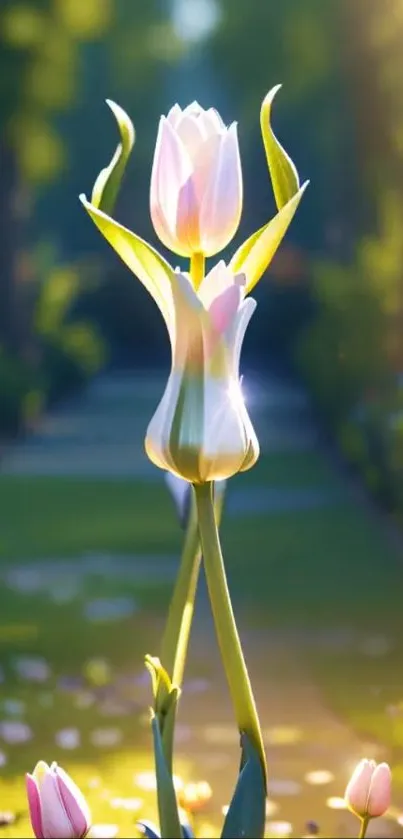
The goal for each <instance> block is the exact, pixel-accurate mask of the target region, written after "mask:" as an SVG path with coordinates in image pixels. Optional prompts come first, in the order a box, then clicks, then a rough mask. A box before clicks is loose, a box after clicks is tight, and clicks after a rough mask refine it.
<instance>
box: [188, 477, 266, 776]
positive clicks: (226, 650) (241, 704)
mask: <svg viewBox="0 0 403 839" xmlns="http://www.w3.org/2000/svg"><path fill="white" fill-rule="evenodd" d="M194 490H195V496H196V505H197V515H198V522H199V532H200V541H201V546H202V551H203V560H204V567H205V571H206V579H207V587H208V591H209V595H210V602H211V608H212V611H213V617H214V624H215V628H216V633H217V639H218V643H219V646H220V650H221V657H222V661H223V665H224V669H225V672H226V676H227V681H228V685H229V689H230V693H231V698H232V702H233V705H234V709H235V714H236V719H237V723H238V727H239V730H240V731H241V732H245V733H246V734H247V735H248V736H249V738H250V740H251V742H252V743H253V745H254V746H255V748H256V750H257V752H258V754H259V756H260V760H261V764H262V769H263V772H264V775H265V779H266V778H267V769H266V758H265V753H264V746H263V738H262V733H261V730H260V723H259V718H258V715H257V710H256V705H255V700H254V697H253V693H252V688H251V684H250V681H249V675H248V671H247V668H246V664H245V660H244V657H243V652H242V647H241V642H240V640H239V635H238V630H237V626H236V623H235V618H234V613H233V610H232V604H231V597H230V593H229V590H228V584H227V579H226V575H225V567H224V561H223V556H222V552H221V545H220V539H219V535H218V530H217V526H216V521H215V516H214V507H213V498H212V485H211V484H210V483H206V484H198V485H195V487H194Z"/></svg>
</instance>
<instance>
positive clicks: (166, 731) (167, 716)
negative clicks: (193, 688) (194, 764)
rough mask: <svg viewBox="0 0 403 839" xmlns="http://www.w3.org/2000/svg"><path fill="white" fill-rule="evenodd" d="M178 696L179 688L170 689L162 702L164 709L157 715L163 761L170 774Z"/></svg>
mask: <svg viewBox="0 0 403 839" xmlns="http://www.w3.org/2000/svg"><path fill="white" fill-rule="evenodd" d="M179 696H180V690H179V688H176V687H174V688H172V690H171V692H170V694H169V696H168V697H167V699H166V700H165V702H164V708H163V709H162V711H161V712H160V713H159V715H158V718H159V723H160V731H161V734H162V745H163V748H164V755H165V760H166V763H167V767H168V769H169V771H170V772H172V757H173V742H174V734H175V722H176V711H177V707H178V699H179Z"/></svg>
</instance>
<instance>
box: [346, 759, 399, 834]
mask: <svg viewBox="0 0 403 839" xmlns="http://www.w3.org/2000/svg"><path fill="white" fill-rule="evenodd" d="M391 781H392V777H391V771H390V767H389V766H388V764H387V763H379V764H378V765H377V764H376V763H375V761H374V760H366V759H364V760H361V761H360V762H359V764H358V765H357V766H356V768H355V770H354V772H353V774H352V776H351V778H350V780H349V782H348V784H347V788H346V792H345V795H344V798H345V801H346V804H347V807H348V808H349V809H350V810H352V812H353V813H355V814H356V815H357V816H359V817H360V818H362V819H368V818H369V819H374V818H377V817H378V816H383V815H384V813H386V810H387V809H388V808H389V807H390V801H391V786H392V783H391Z"/></svg>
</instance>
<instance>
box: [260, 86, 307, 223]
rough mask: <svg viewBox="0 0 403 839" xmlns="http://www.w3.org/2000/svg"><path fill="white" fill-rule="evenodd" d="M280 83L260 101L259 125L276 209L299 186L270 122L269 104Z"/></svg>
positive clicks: (292, 164) (284, 203) (294, 171)
mask: <svg viewBox="0 0 403 839" xmlns="http://www.w3.org/2000/svg"><path fill="white" fill-rule="evenodd" d="M280 88H281V84H279V85H277V86H276V87H273V88H272V90H270V91H269V93H268V94H267V96H266V97H265V98H264V100H263V102H262V107H261V110H260V127H261V131H262V137H263V143H264V148H265V152H266V159H267V164H268V167H269V172H270V177H271V182H272V185H273V192H274V197H275V199H276V204H277V209H278V210H281V209H282V207H285V205H286V204H288V202H289V201H291V199H292V198H293V196H294V195H295V193H296V192H298V190H299V188H300V183H299V177H298V172H297V170H296V168H295V166H294V163H293V162H292V160H291V158H290V157H289V156H288V154H287V152H286V151H285V149H283V147H282V145H281V144H280V143H279V141H278V140H277V138H276V137H275V135H274V134H273V131H272V127H271V124H270V117H271V106H272V104H273V100H274V97H275V95H276V93H277V92H278V91H279V90H280Z"/></svg>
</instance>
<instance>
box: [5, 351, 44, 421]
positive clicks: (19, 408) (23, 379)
mask: <svg viewBox="0 0 403 839" xmlns="http://www.w3.org/2000/svg"><path fill="white" fill-rule="evenodd" d="M38 399H39V395H38V391H37V382H36V380H35V375H34V374H33V372H32V371H31V369H30V367H29V366H28V364H26V363H24V362H23V361H20V360H18V359H16V358H13V357H12V356H10V355H9V354H7V353H6V352H4V351H3V350H2V349H1V347H0V406H1V408H0V435H4V436H12V435H14V434H16V433H17V432H18V431H20V430H22V429H23V428H24V425H25V423H26V421H29V420H31V419H33V416H34V415H35V413H36V411H37V408H38Z"/></svg>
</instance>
